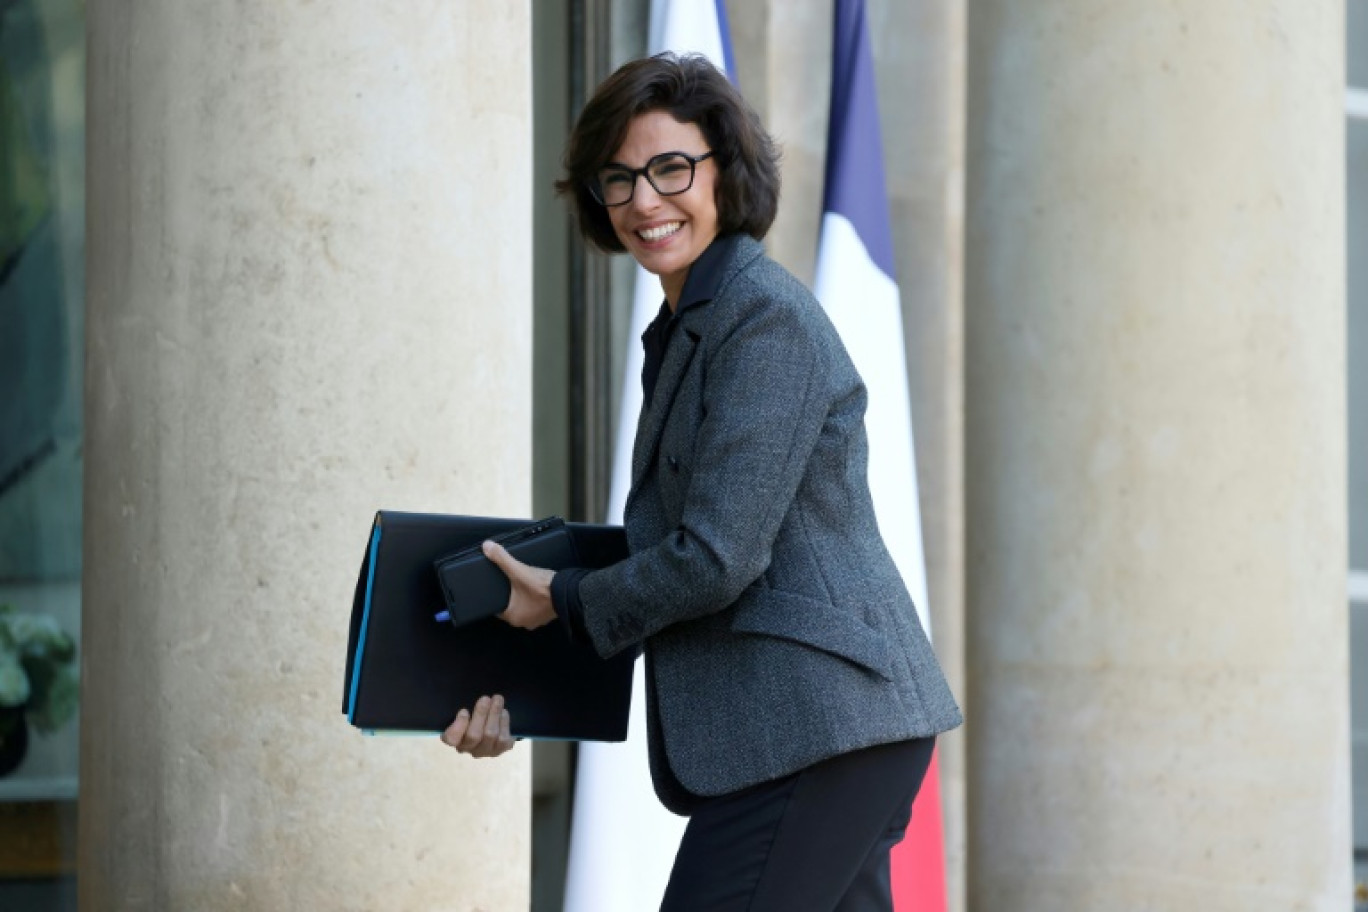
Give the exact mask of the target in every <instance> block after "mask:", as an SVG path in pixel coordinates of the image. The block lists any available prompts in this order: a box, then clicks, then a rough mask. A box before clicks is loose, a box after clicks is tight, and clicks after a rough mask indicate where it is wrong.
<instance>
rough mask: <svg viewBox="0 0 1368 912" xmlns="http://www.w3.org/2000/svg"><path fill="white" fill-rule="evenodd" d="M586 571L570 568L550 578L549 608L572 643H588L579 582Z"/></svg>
mask: <svg viewBox="0 0 1368 912" xmlns="http://www.w3.org/2000/svg"><path fill="white" fill-rule="evenodd" d="M588 573H589V571H588V570H586V569H584V568H582V567H571V568H570V569H568V570H558V571H556V575H555V576H553V577H551V606H552V607H553V608H555V609H556V617H558V618H560V622H561V629H562V630H564V631H565V635H566V636H567V637H569V639H570V642H572V643H588V642H589V634H588V632H586V631H585V629H584V602H583V601H581V600H580V591H579V587H580V580H582V579H583V578H584V577H585V576H586V575H587V574H588Z"/></svg>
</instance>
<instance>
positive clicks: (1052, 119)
mask: <svg viewBox="0 0 1368 912" xmlns="http://www.w3.org/2000/svg"><path fill="white" fill-rule="evenodd" d="M1343 54H1344V8H1343V4H1342V3H1336V2H1329V0H1318V2H1306V0H1272V2H1266V3H1261V4H1258V5H1257V8H1255V7H1251V6H1250V5H1249V4H1247V3H1241V2H1235V0H1220V2H1210V3H1202V4H1174V3H1164V4H1156V3H1151V2H1148V0H1123V2H1112V3H1106V4H1096V3H1091V2H1085V0H1042V2H1039V3H1031V4H1022V3H1018V2H1016V0H986V2H983V3H973V4H971V5H970V78H969V85H970V99H969V171H968V222H967V239H966V251H967V255H966V259H967V269H966V309H967V333H968V353H967V364H968V374H967V376H968V409H969V423H968V491H969V495H968V542H969V549H968V567H969V573H968V591H969V606H970V614H969V630H970V636H969V643H968V646H969V656H968V657H969V668H970V687H971V691H970V694H971V698H970V702H969V712H968V717H969V719H970V720H971V726H972V728H971V736H970V737H971V740H970V767H969V794H970V859H971V876H970V906H971V908H976V909H1004V908H1010V909H1014V910H1020V912H1031V910H1050V912H1055V910H1060V909H1141V908H1144V909H1174V910H1190V909H1203V910H1247V909H1254V908H1304V909H1338V908H1344V907H1345V906H1346V905H1347V904H1348V903H1349V901H1350V900H1349V896H1348V891H1349V862H1350V841H1349V800H1348V799H1349V791H1348V788H1349V779H1348V760H1349V744H1348V724H1347V699H1348V689H1347V608H1346V600H1345V566H1346V562H1345V554H1346V521H1345V503H1346V493H1345V469H1346V466H1345V433H1346V431H1345V412H1344V408H1345V400H1344V382H1345V364H1344V339H1345V321H1344V264H1345V260H1344V257H1345V250H1344V240H1343V238H1344V165H1343V155H1344V152H1343V150H1344V142H1343V130H1344V114H1343V110H1342V107H1341V105H1342V93H1343V85H1344V68H1343Z"/></svg>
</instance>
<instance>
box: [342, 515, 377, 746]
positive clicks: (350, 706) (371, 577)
mask: <svg viewBox="0 0 1368 912" xmlns="http://www.w3.org/2000/svg"><path fill="white" fill-rule="evenodd" d="M379 553H380V520H379V518H378V517H377V518H376V520H375V531H374V532H373V533H371V546H370V567H369V568H368V569H367V571H366V607H365V609H364V610H363V611H362V612H361V634H360V636H359V637H358V638H357V641H356V658H354V659H353V660H352V679H351V693H350V694H348V696H347V721H348V722H350V723H352V724H353V725H355V724H356V689H357V686H358V685H359V684H360V683H361V656H362V655H363V654H365V651H366V630H367V628H368V627H369V626H370V609H371V592H372V591H373V590H374V588H375V557H376V555H378V554H379Z"/></svg>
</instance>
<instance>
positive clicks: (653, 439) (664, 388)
mask: <svg viewBox="0 0 1368 912" xmlns="http://www.w3.org/2000/svg"><path fill="white" fill-rule="evenodd" d="M697 349H698V336H697V335H696V334H695V333H694V332H692V331H691V330H690V329H689V327H688V324H687V321H683V322H681V324H680V325H679V326H677V327H675V333H674V337H673V338H672V339H670V345H669V347H668V348H667V349H666V350H665V360H664V362H663V363H662V364H661V365H660V376H659V377H658V378H657V379H656V386H655V394H654V395H653V396H652V397H651V401H650V402H649V403H642V407H641V419H640V420H639V421H638V422H637V433H636V440H635V441H634V442H633V444H632V487H631V490H630V491H629V492H628V494H627V499H628V500H629V501H630V500H631V499H632V495H634V494H635V493H636V492H637V488H638V487H639V486H640V485H641V479H642V477H643V476H645V474H646V469H647V467H649V466H650V464H651V460H652V459H653V458H654V457H655V451H656V447H657V446H658V445H659V443H660V434H661V432H662V431H663V430H664V429H665V419H666V418H668V417H669V415H670V406H672V405H673V404H674V398H675V393H677V392H678V391H679V384H680V381H682V380H683V379H684V373H685V372H686V371H687V370H688V369H689V362H691V361H692V360H693V356H694V352H695V351H696V350H697Z"/></svg>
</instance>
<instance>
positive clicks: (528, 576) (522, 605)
mask: <svg viewBox="0 0 1368 912" xmlns="http://www.w3.org/2000/svg"><path fill="white" fill-rule="evenodd" d="M484 554H485V557H487V558H489V559H490V560H491V561H493V562H494V565H495V566H496V567H498V568H499V569H500V570H502V571H503V572H504V576H507V577H508V582H509V584H510V585H511V587H512V590H513V591H512V593H511V594H510V595H509V597H508V607H507V608H506V609H504V612H503V613H502V614H500V615H499V619H500V620H503V621H506V622H508V623H509V624H512V625H513V626H514V627H521V628H522V629H524V630H536V629H537V628H538V627H541V626H544V625H546V624H549V623H551V622H552V621H554V620H555V619H556V609H555V607H554V606H553V605H552V604H551V577H553V576H555V575H556V571H554V570H547V569H546V568H544V567H532V566H529V565H528V564H524V563H523V562H522V561H520V560H518V559H517V558H516V557H514V556H513V555H511V554H509V553H508V552H507V551H506V550H504V548H503V546H502V545H498V544H495V543H494V542H485V543H484Z"/></svg>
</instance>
